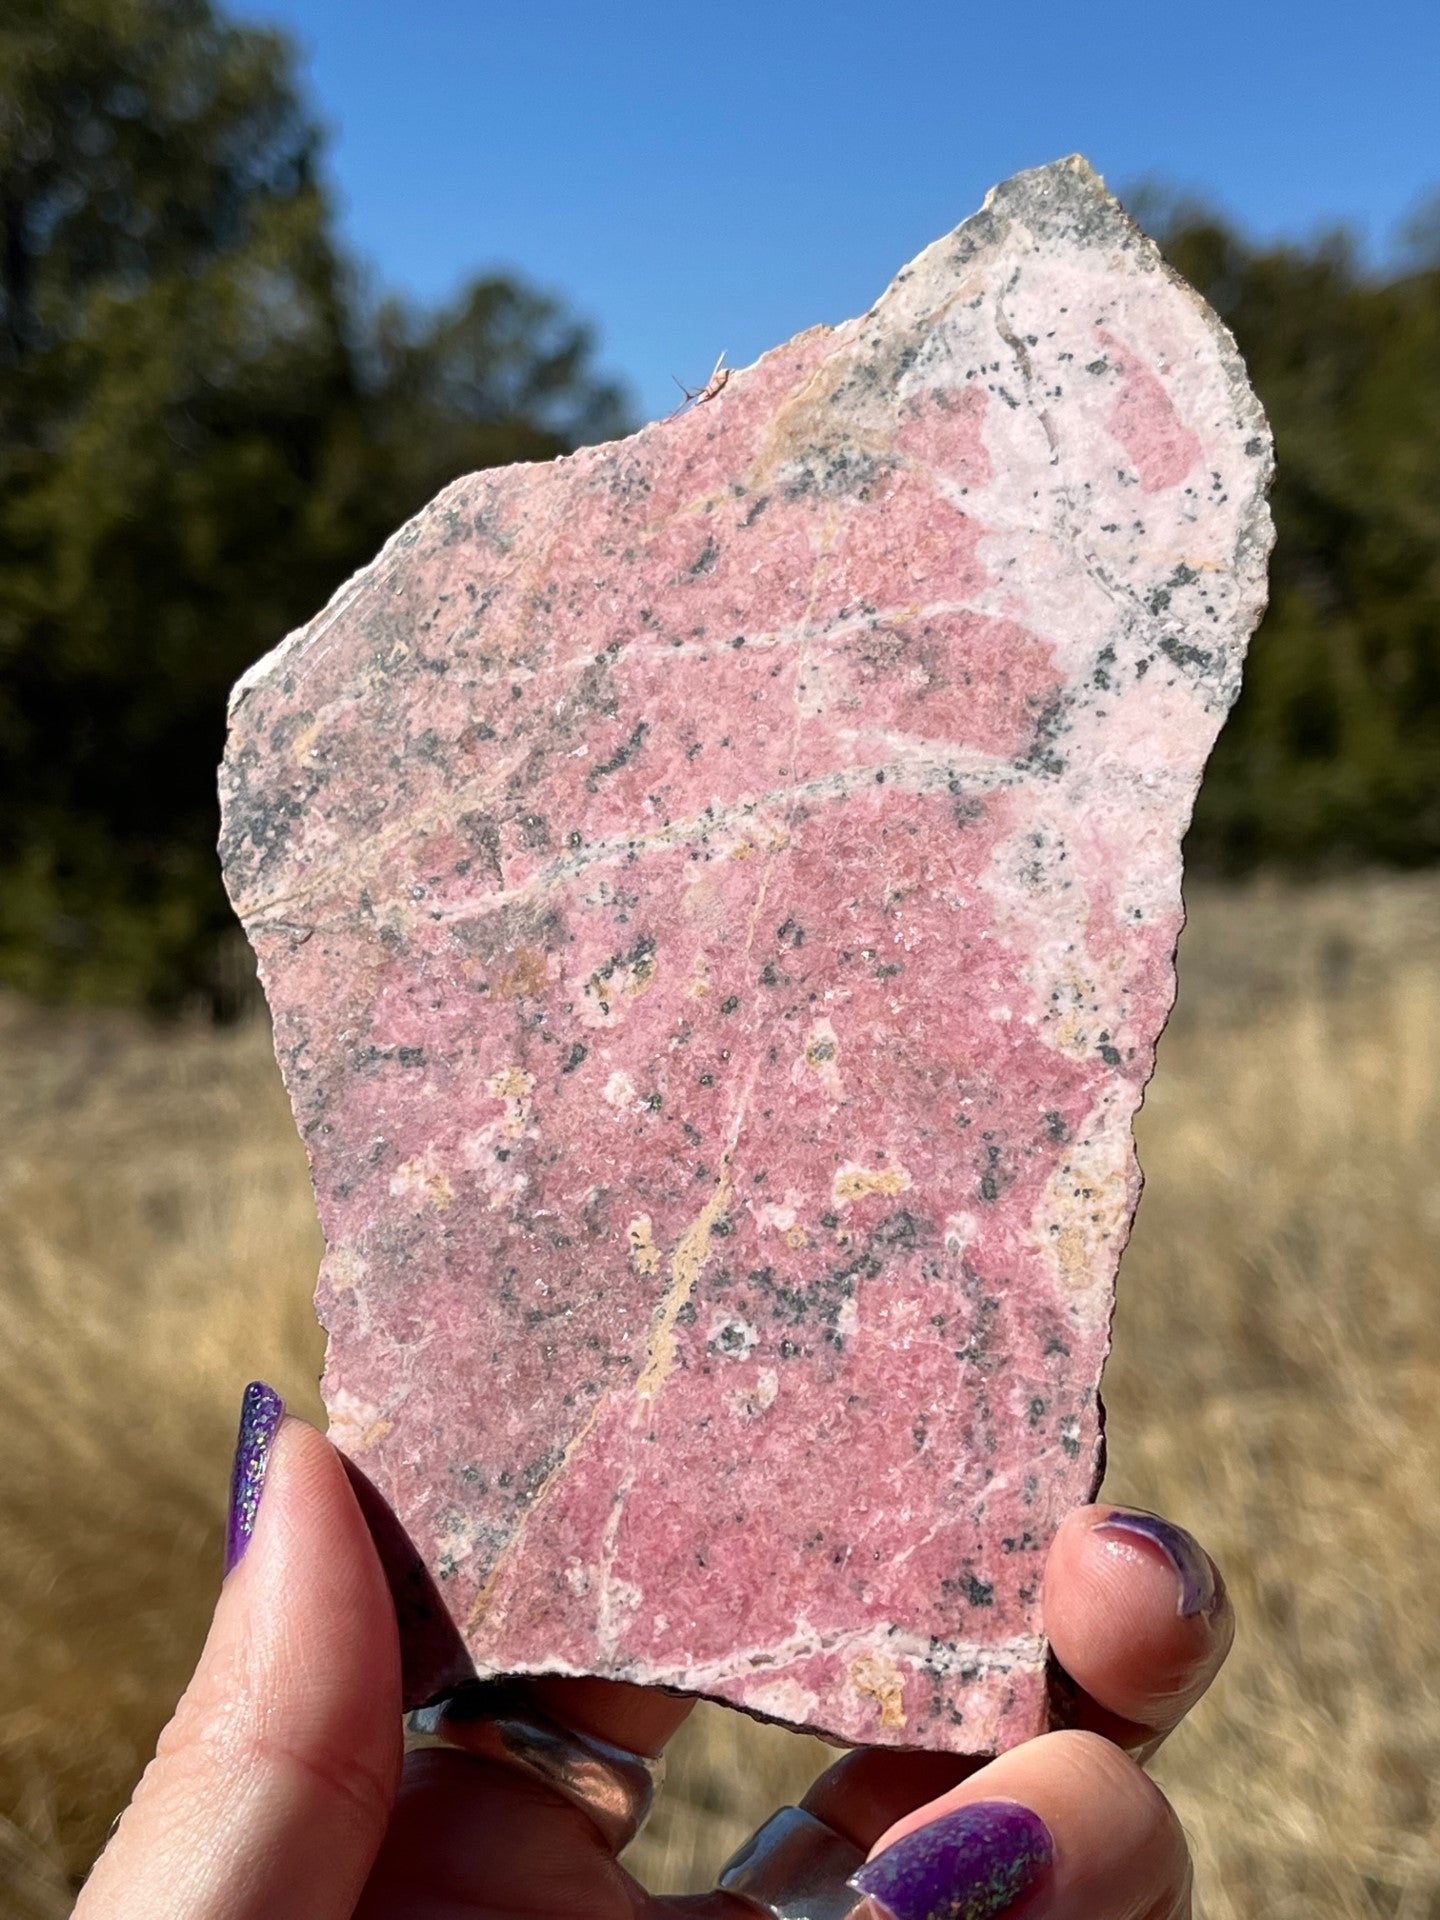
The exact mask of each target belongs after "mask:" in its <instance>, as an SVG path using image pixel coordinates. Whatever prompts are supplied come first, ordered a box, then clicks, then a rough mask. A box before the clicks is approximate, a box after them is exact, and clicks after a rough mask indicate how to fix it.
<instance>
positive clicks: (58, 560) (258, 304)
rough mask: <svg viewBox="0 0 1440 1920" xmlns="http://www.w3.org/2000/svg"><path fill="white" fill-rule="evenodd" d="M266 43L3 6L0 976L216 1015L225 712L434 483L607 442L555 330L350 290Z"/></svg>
mask: <svg viewBox="0 0 1440 1920" xmlns="http://www.w3.org/2000/svg"><path fill="white" fill-rule="evenodd" d="M320 157H321V139H320V134H319V132H318V130H317V128H316V126H315V123H314V121H313V119H312V118H311V115H310V113H309V110H308V108H307V107H306V105H305V103H304V101H303V100H302V98H301V96H300V93H299V90H298V88H297V84H296V79H295V72H294V63H293V58H292V55H291V52H290V49H289V48H288V46H287V45H286V43H285V42H284V41H283V39H281V38H280V37H279V36H278V35H277V34H275V33H272V32H267V31H263V30H261V29H258V28H255V27H249V26H239V25H236V24H233V23H232V22H229V21H227V20H226V19H224V18H223V17H222V16H221V15H220V14H218V13H217V12H216V11H214V10H213V9H212V8H211V7H210V6H209V5H208V4H207V3H206V0H9V4H7V6H6V7H5V9H4V13H3V17H0V979H4V980H7V981H9V982H10V983H11V984H13V985H16V986H19V987H21V988H24V989H26V990H29V991H32V992H48V993H60V994H65V995H68V996H70V997H79V998H87V999H96V998H107V999H130V1000H145V1001H150V1002H152V1003H161V1004H164V1003H174V1002H176V1001H177V1000H181V999H184V998H186V997H190V996H193V995H195V994H200V995H203V996H205V997H207V998H209V999H211V1000H212V1001H213V1002H215V1003H216V1005H217V1007H219V1008H220V1009H221V1010H223V1008H224V1005H225V1002H226V996H227V984H226V980H225V978H224V974H223V971H221V961H222V956H223V955H224V952H225V935H226V933H227V931H228V929H229V927H230V917H229V912H228V908H227V906H226V904H225V900H224V896H223V893H222V891H221V887H220V881H219V873H218V869H217V866H216V861H215V853H214V847H215V837H216V830H217V822H216V803H215V768H216V764H217V761H218V759H219V755H220V749H221V744H222V739H223V729H224V716H225V699H226V694H227V692H228V690H229V687H230V685H231V683H232V682H233V681H234V679H235V678H236V677H237V675H238V674H239V673H240V671H241V670H242V669H243V668H244V667H246V666H247V665H248V664H249V663H250V662H251V661H252V660H254V659H256V658H257V657H258V656H259V655H260V654H261V653H264V652H266V651H267V650H268V649H269V648H270V647H272V646H274V645H275V644H276V642H277V641H278V640H279V639H280V638H281V637H282V636H283V635H284V634H285V633H286V632H287V631H288V630H289V629H290V628H291V627H293V626H295V625H296V624H298V623H299V622H300V621H301V620H303V619H307V618H308V617H309V616H310V615H311V614H312V613H314V612H315V611H316V610H317V609H318V608H319V607H320V606H322V605H323V604H324V602H325V600H326V599H327V598H328V597H329V594H330V593H331V591H332V590H333V588H334V587H336V586H337V585H338V584H339V583H340V582H341V581H342V580H343V579H344V578H345V577H346V576H347V575H348V574H349V573H351V572H353V571H354V569H355V568H356V567H358V566H360V565H362V564H363V563H364V562H365V561H367V560H368V559H369V558H370V557H371V556H372V554H373V553H374V552H375V551H376V549H377V548H378V547H379V546H380V545H381V543H382V542H383V540H384V539H385V538H386V537H387V536H388V535H389V534H390V533H392V532H393V531H394V529H395V528H396V527H397V526H398V525H399V524H400V523H401V521H402V520H404V519H406V518H407V517H408V516H409V515H410V514H411V513H413V512H414V511H415V510H416V508H418V507H419V506H421V505H423V503H424V502H425V501H426V500H428V499H429V498H430V497H431V495H432V494H434V493H435V492H436V491H437V490H438V489H439V487H440V486H441V485H443V484H444V483H445V482H446V481H448V480H450V479H453V478H454V477H455V475H456V474H458V473H462V472H465V471H467V470H469V469H471V468H474V467H480V466H488V465H494V464H497V463H500V462H505V461H512V460H533V459H548V458H550V457H551V456H552V455H554V454H556V453H560V452H563V451H564V450H565V449H567V448H569V447H572V446H574V445H575V444H576V443H577V442H579V441H581V440H584V439H588V438H605V437H607V436H609V435H611V434H613V433H617V432H620V431H622V430H623V429H624V427H625V425H626V416H625V411H624V406H623V403H622V398H621V395H620V393H619V391H618V389H617V388H616V387H615V386H613V385H612V384H610V383H609V382H607V381H605V380H603V379H601V378H599V377H598V376H597V374H596V373H595V371H594V369H593V366H592V351H591V341H590V336H589V334H588V332H587V330H586V329H585V327H584V326H582V325H581V324H579V323H578V322H577V321H576V320H575V319H574V318H573V317H572V316H570V315H569V314H568V313H566V312H565V310H564V309H563V308H562V307H561V306H559V305H557V304H556V303H555V302H554V301H552V300H550V299H548V298H546V297H545V296H543V295H542V294H539V293H537V292H536V291H534V290H533V289H532V288H529V287H526V286H523V285H521V284H519V283H517V282H515V281H513V280H506V279H494V278H491V279H483V280H478V281H476V282H474V283H473V284H472V285H470V286H468V287H467V288H465V289H464V290H463V291H462V292H461V293H460V294H459V295H458V297H457V298H456V300H455V301H454V303H453V305H451V306H450V307H448V308H446V309H444V310H443V311H439V312H417V311H413V310H411V309H408V308H407V307H405V306H404V305H402V304H400V303H398V302H396V301H393V300H385V301H378V302H377V301H376V300H374V299H372V298H371V297H370V295H369V293H368V291H367V288H366V286H365V283H364V280H363V277H362V275H361V274H360V273H359V271H358V270H357V268H356V267H355V265H354V264H353V263H352V262H350V261H347V260H346V259H345V257H344V255H343V254H342V252H341V251H340V249H339V247H338V246H337V243H336V240H335V236H334V219H333V213H332V209H331V207H330V205H329V202H328V200H327V197H326V193H325V189H324V185H323V183H322V179H321V174H320V166H319V162H320Z"/></svg>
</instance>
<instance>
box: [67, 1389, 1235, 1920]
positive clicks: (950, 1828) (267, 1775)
mask: <svg viewBox="0 0 1440 1920" xmlns="http://www.w3.org/2000/svg"><path fill="white" fill-rule="evenodd" d="M262 1457H263V1456H262ZM250 1518H251V1519H252V1520H253V1533H248V1532H247V1529H246V1528H245V1527H244V1526H243V1524H242V1527H241V1529H240V1533H239V1536H238V1540H237V1544H238V1545H241V1546H244V1545H245V1541H246V1539H247V1538H248V1547H247V1548H246V1550H245V1552H244V1555H243V1558H242V1559H241V1560H240V1563H239V1564H238V1565H237V1566H236V1567H235V1569H234V1571H233V1572H232V1573H231V1574H230V1575H229V1577H228V1578H227V1579H226V1581H225V1584H224V1586H223V1588H222V1590H221V1595H220V1599H219V1603H218V1605H217V1607H216V1610H215V1618H214V1622H213V1624H212V1627H211V1630H210V1635H209V1638H208V1639H207V1641H206V1645H205V1649H204V1652H203V1654H202V1655H201V1659H200V1664H199V1666H198V1668H197V1670H196V1673H195V1676H194V1678H193V1680H192V1681H191V1684H190V1686H189V1687H188V1689H187V1690H186V1693H185V1696H184V1698H183V1699H182V1700H181V1702H180V1705H179V1707H178V1709H177V1710H176V1714H175V1717H174V1719H173V1720H172V1722H171V1723H170V1725H169V1727H168V1728H167V1729H166V1731H165V1733H164V1734H163V1735H162V1736H161V1739H160V1744H159V1748H158V1751H157V1753H156V1757H155V1759H154V1760H153V1761H152V1762H151V1765H150V1767H149V1768H148V1769H147V1771H146V1773H145V1776H144V1778H143V1779H142V1781H141V1782H140V1785H139V1787H138V1788H137V1789H136V1792H135V1796H134V1799H133V1800H132V1802H131V1804H130V1807H129V1808H128V1809H127V1811H126V1813H125V1815H124V1817H123V1819H122V1820H121V1822H120V1824H119V1827H118V1829H117V1831H116V1833H115V1835H114V1837H113V1839H112V1840H111V1842H110V1845H109V1846H108V1847H107V1849H106V1851H105V1852H104V1854H103V1855H102V1856H101V1858H100V1860H99V1862H98V1863H97V1865H96V1867H95V1870H94V1872H93V1874H92V1875H91V1878H90V1880H89V1882H88V1884H87V1886H86V1888H85V1890H84V1891H83V1893H82V1894H81V1896H80V1900H79V1904H78V1906H77V1907H76V1910H75V1920H502V1916H503V1920H755V1911H756V1910H755V1909H754V1908H753V1907H751V1906H749V1905H747V1904H746V1903H744V1902H743V1901H740V1900H737V1899H735V1898H734V1897H733V1896H731V1895H727V1894H721V1893H714V1894H707V1895H701V1896H694V1897H685V1898H677V1899H670V1898H660V1897H657V1896H652V1895H651V1894H649V1893H647V1892H646V1891H645V1890H644V1889H642V1888H641V1887H640V1886H639V1884H638V1883H637V1882H636V1881H635V1880H634V1879H633V1878H632V1877H631V1876H630V1875H629V1874H628V1873H627V1872H626V1871H625V1869H624V1868H623V1867H622V1866H621V1865H620V1864H619V1863H618V1861H617V1860H616V1859H615V1857H614V1854H613V1853H612V1852H611V1851H610V1849H609V1848H608V1847H607V1846H606V1844H605V1843H604V1841H603V1840H602V1838H601V1836H600V1833H599V1832H598V1830H597V1829H596V1828H595V1826H594V1825H593V1824H592V1823H591V1821H590V1819H589V1818H588V1817H587V1815H586V1814H585V1813H584V1812H583V1811H582V1810H581V1809H580V1808H579V1807H577V1806H576V1805H574V1804H572V1803H571V1802H570V1801H569V1800H566V1799H563V1798H561V1797H560V1796H559V1795H557V1794H556V1793H554V1792H553V1791H552V1790H551V1789H549V1788H548V1787H546V1786H544V1785H542V1784H540V1783H539V1782H537V1781H536V1780H534V1779H532V1778H530V1777H528V1776H526V1775H524V1774H520V1773H516V1772H514V1771H512V1770H511V1769H509V1768H508V1767H506V1766H505V1765H504V1764H503V1763H500V1762H497V1761H495V1760H491V1759H483V1758H478V1757H476V1756H475V1755H473V1754H468V1753H464V1752H460V1751H456V1750H453V1749H451V1748H444V1747H442V1748H430V1749H427V1750H423V1751H419V1752H414V1753H411V1754H409V1755H408V1756H406V1755H404V1753H403V1744H402V1734H401V1688H400V1657H399V1644H398V1635H397V1631H396V1626H395V1615H394V1608H393V1605H392V1602H391V1598H390V1593H389V1589H388V1587H387V1585H386V1581H385V1577H384V1574H383V1572H382V1570H381V1566H380V1562H379V1559H378V1558H377V1555H376V1552H375V1549H374V1547H373V1545H372V1542H371V1537H370V1533H369V1530H368V1529H367V1527H366V1524H365V1521H364V1520H363V1518H362V1517H361V1513H360V1509H359V1506H358V1505H357V1503H356V1499H355V1495H354V1493H353V1491H352V1488H351V1485H350V1482H349V1480H348V1478H347V1475H346V1472H345V1469H344V1467H343V1466H342V1464H341V1460H340V1457H339V1455H338V1454H337V1453H336V1452H335V1450H334V1449H333V1448H332V1447H331V1446H330V1444H329V1442H328V1441H326V1440H325V1439H324V1438H322V1436H321V1435H320V1434H319V1433H317V1432H316V1431H315V1430H314V1429H313V1428H311V1427H308V1426H306V1425H304V1424H303V1423H302V1422H300V1421H298V1420H293V1419H286V1420H285V1421H284V1422H283V1424H282V1425H281V1426H280V1427H279V1429H278V1431H277V1432H276V1433H275V1434H274V1437H273V1442H271V1443H270V1444H269V1446H268V1465H267V1466H266V1471H265V1475H264V1499H263V1501H261V1502H260V1503H259V1505H258V1508H252V1511H251V1514H250ZM1044 1617H1045V1627H1046V1631H1047V1633H1048V1634H1049V1636H1050V1640H1051V1644H1052V1646H1053V1648H1054V1651H1055V1655H1056V1658H1057V1660H1058V1661H1059V1662H1060V1663H1061V1665H1062V1666H1063V1668H1064V1669H1065V1671H1066V1673H1067V1674H1068V1675H1069V1676H1070V1677H1071V1679H1072V1680H1073V1682H1074V1684H1075V1688H1076V1693H1075V1697H1074V1702H1073V1715H1072V1717H1073V1719H1074V1723H1075V1724H1074V1726H1073V1728H1071V1729H1069V1730H1067V1731H1064V1732H1056V1733H1049V1734H1045V1735H1043V1736H1041V1737H1040V1738H1039V1739H1035V1740H1031V1741H1028V1742H1026V1743H1025V1745H1023V1746H1021V1747H1017V1748H1015V1749H1013V1750H1012V1751H1010V1752H1008V1753H1005V1754H1002V1755H1000V1756H999V1757H998V1758H996V1759H994V1760H991V1761H988V1762H983V1763H982V1762H979V1761H967V1760H960V1759H956V1758H955V1757H953V1756H946V1755H939V1754H913V1753H912V1754H904V1753H895V1752H891V1751H883V1750H879V1749H871V1750H865V1751H860V1752H856V1753H852V1754H850V1755H847V1756H846V1758H844V1759H843V1760H841V1761H839V1762H838V1763H837V1764H836V1765H835V1766H833V1767H831V1768H830V1769H829V1770H828V1771H827V1772H826V1773H824V1774H823V1775H822V1776H821V1777H820V1779H819V1780H818V1781H816V1783H815V1785H814V1786H813V1787H812V1788H811V1789H810V1792H809V1793H808V1794H807V1795H806V1798H805V1801H804V1805H805V1807H806V1808H807V1809H808V1810H809V1811H810V1812H811V1813H812V1814H814V1815H815V1816H816V1817H817V1818H818V1819H819V1820H821V1821H823V1822H824V1824H825V1825H826V1826H827V1827H829V1828H830V1829H832V1830H833V1832H834V1833H836V1834H839V1835H840V1836H842V1837H843V1838H844V1839H846V1840H848V1841H850V1842H852V1843H853V1844H854V1845H855V1846H856V1847H857V1848H859V1849H861V1850H862V1851H864V1852H868V1853H870V1854H871V1855H872V1859H871V1863H870V1865H869V1866H868V1867H867V1868H866V1869H864V1870H863V1872H862V1875H861V1885H862V1886H863V1887H865V1889H866V1890H867V1891H868V1893H869V1895H870V1898H871V1899H872V1901H873V1902H874V1903H875V1906H876V1910H877V1911H878V1912H880V1913H881V1914H888V1915H893V1916H894V1920H942V1916H943V1920H987V1917H988V1916H989V1915H991V1914H993V1913H998V1912H1001V1911H1002V1910H1003V1911H1009V1910H1011V1908H1012V1907H1013V1908H1014V1910H1015V1911H1017V1912H1018V1911H1021V1910H1022V1907H1023V1913H1024V1915H1025V1920H1110V1917H1111V1916H1113V1917H1114V1920H1121V1917H1122V1916H1123V1920H1184V1916H1186V1915H1188V1914H1189V1911H1190V1866H1189V1857H1188V1853H1187V1850H1186V1847H1185V1841H1184V1836H1183V1834H1182V1833H1181V1831H1180V1827H1179V1823H1178V1821H1177V1820H1176V1818H1175V1816H1174V1814H1173V1812H1172V1811H1171V1809H1170V1808H1169V1806H1168V1804H1167V1803H1166V1801H1165V1799H1164V1797H1163V1796H1162V1795H1161V1793H1160V1792H1159V1790H1158V1789H1157V1788H1156V1787H1155V1786H1153V1785H1152V1784H1151V1782H1150V1781H1149V1780H1148V1779H1147V1777H1146V1776H1145V1774H1144V1773H1143V1772H1142V1771H1141V1770H1140V1767H1139V1765H1138V1764H1137V1757H1140V1758H1143V1757H1148V1755H1149V1754H1150V1753H1151V1752H1153V1751H1154V1749H1155V1747H1156V1746H1158V1744H1159V1742H1160V1741H1161V1740H1162V1739H1163V1738H1164V1737H1165V1735H1166V1734H1167V1733H1168V1732H1169V1731H1170V1730H1171V1729H1172V1728H1173V1727H1174V1726H1175V1725H1177V1724H1178V1722H1179V1721H1180V1719H1181V1718H1182V1717H1183V1716H1184V1714H1185V1713H1186V1712H1187V1711H1188V1709H1189V1708H1190V1707H1191V1706H1192V1705H1193V1704H1194V1703H1195V1701H1196V1700H1198V1699H1199V1697H1200V1696H1201V1694H1202V1693H1203V1692H1204V1691H1205V1689H1206V1687H1207V1686H1208V1685H1209V1683H1210V1681H1211V1680H1212V1679H1213V1677H1214V1675H1215V1673H1216V1672H1217V1670H1218V1668H1219V1666H1220V1663H1221V1662H1222V1660H1223V1659H1224V1657H1225V1654H1226V1652H1227V1650H1228V1648H1229V1644H1230V1639H1231V1636H1232V1632H1233V1620H1232V1616H1231V1612H1230V1607H1229V1603H1228V1601H1227V1600H1226V1598H1225V1592H1224V1586H1223V1583H1222V1582H1221V1581H1220V1579H1219V1576H1218V1575H1217V1574H1216V1573H1215V1571H1214V1568H1213V1566H1212V1565H1211V1563H1210V1561H1209V1560H1208V1558H1207V1557H1206V1555H1205V1554H1204V1553H1203V1552H1202V1551H1201V1550H1200V1549H1199V1548H1198V1547H1197V1546H1196V1545H1195V1543H1194V1542H1193V1541H1192V1540H1191V1539H1190V1537H1189V1535H1188V1534H1184V1533H1183V1532H1181V1531H1180V1530H1179V1529H1178V1528H1172V1527H1170V1526H1169V1525H1168V1524H1167V1523H1166V1522H1163V1521H1156V1520H1155V1519H1154V1518H1153V1517H1151V1516H1134V1515H1129V1514H1127V1513H1125V1511H1124V1510H1116V1509H1113V1508H1109V1507H1103V1506H1102V1507H1088V1508H1083V1509H1081V1510H1079V1511H1078V1512H1076V1513H1073V1514H1071V1515H1070V1516H1069V1517H1068V1518H1067V1519H1066V1521H1065V1523H1064V1525H1063V1526H1062V1527H1061V1528H1060V1530H1059V1532H1058V1534H1057V1536H1056V1538H1055V1541H1054V1544H1053V1545H1052V1547H1051V1551H1050V1555H1049V1558H1048V1561H1047V1563H1046V1571H1045V1587H1044ZM528 1692H529V1694H530V1697H531V1698H532V1699H533V1700H534V1701H535V1703H536V1705H537V1706H538V1707H539V1708H540V1709H541V1710H542V1711H543V1712H544V1713H545V1714H547V1715H549V1716H550V1717H552V1718H553V1719H556V1720H558V1721H560V1722H561V1723H562V1724H564V1725H567V1726H570V1727H573V1728H576V1729H578V1730H579V1731H581V1732H582V1733H588V1734H591V1735H594V1736H598V1737H600V1738H602V1739H604V1740H607V1741H609V1742H611V1743H612V1744H614V1745H616V1746H620V1747H624V1748H628V1749H630V1750H631V1751H632V1752H637V1753H644V1754H658V1753H659V1752H660V1751H661V1749H662V1748H663V1746H664V1743H665V1741H666V1740H667V1739H668V1738H669V1737H670V1735H671V1734H672V1733H673V1732H674V1731H675V1729H676V1727H677V1726H678V1725H679V1724H680V1722H681V1721H682V1720H683V1719H684V1717H685V1715H686V1713H687V1712H688V1711H689V1704H690V1703H689V1702H687V1701H684V1700H679V1699H675V1698H673V1697H672V1696H670V1695H667V1694H659V1693H653V1692H649V1691H646V1690H644V1689H641V1688H637V1687H630V1686H623V1685H619V1684H616V1683H611V1682H606V1681H601V1680H543V1681H535V1682H531V1683H529V1686H528ZM862 1911H863V1909H862Z"/></svg>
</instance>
